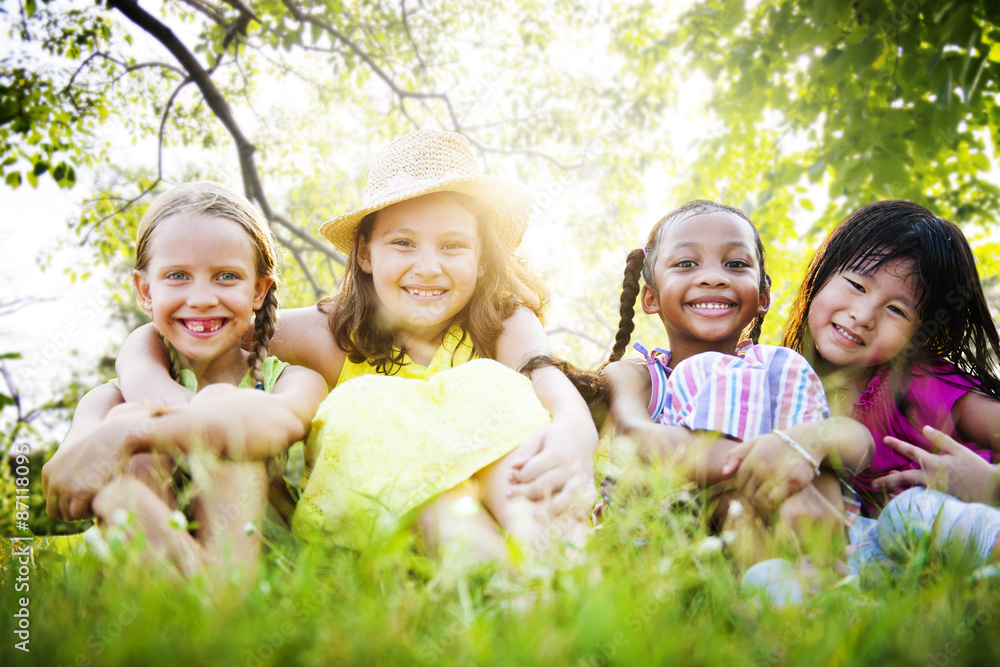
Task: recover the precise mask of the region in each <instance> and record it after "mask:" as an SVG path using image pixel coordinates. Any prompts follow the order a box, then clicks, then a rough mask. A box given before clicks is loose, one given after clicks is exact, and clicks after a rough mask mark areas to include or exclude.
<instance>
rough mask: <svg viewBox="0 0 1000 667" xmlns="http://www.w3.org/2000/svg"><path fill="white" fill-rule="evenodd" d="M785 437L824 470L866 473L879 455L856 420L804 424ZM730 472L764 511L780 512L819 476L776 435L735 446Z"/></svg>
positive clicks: (741, 487) (846, 419)
mask: <svg viewBox="0 0 1000 667" xmlns="http://www.w3.org/2000/svg"><path fill="white" fill-rule="evenodd" d="M785 433H786V434H787V435H788V436H789V437H790V438H791V439H792V440H793V441H795V442H796V443H798V444H799V445H800V446H801V447H802V448H803V449H805V450H806V451H807V452H808V453H809V454H810V455H811V456H812V458H813V460H815V461H816V462H817V463H819V464H820V465H821V466H822V465H825V466H827V467H830V468H832V469H833V470H835V471H837V472H839V473H843V474H845V475H856V474H857V473H859V472H861V471H862V470H864V469H865V468H867V467H868V464H869V463H871V460H872V457H874V455H875V441H874V440H873V439H872V435H871V432H869V430H868V429H867V428H865V426H864V425H863V424H861V423H859V422H857V421H855V420H853V419H851V418H850V417H829V418H827V419H824V420H823V421H820V422H807V423H803V424H798V425H796V426H792V427H790V428H788V429H787V430H786V431H785ZM724 472H725V473H726V474H732V473H733V472H736V474H737V475H736V483H737V486H738V487H739V488H740V489H741V490H742V491H743V493H745V494H746V495H747V496H748V497H749V498H750V501H751V502H752V503H753V505H754V507H756V508H758V509H759V510H761V511H769V510H771V509H775V508H777V507H779V506H780V505H781V504H782V503H783V502H784V501H785V500H786V499H787V498H789V497H790V496H792V495H794V494H796V493H798V492H799V491H801V490H802V489H804V488H805V487H806V486H808V485H809V484H810V483H811V482H812V481H813V480H814V478H815V477H816V472H815V470H814V469H813V467H812V463H810V462H809V461H807V460H806V458H805V457H804V456H803V455H802V454H800V453H799V452H797V451H795V450H794V449H793V448H792V447H791V446H790V445H788V444H787V443H785V441H784V440H783V439H782V438H780V437H779V436H778V435H777V434H775V433H773V432H772V433H765V434H764V435H761V436H759V437H756V438H753V439H751V440H747V441H746V442H743V443H740V445H738V446H737V447H735V448H734V449H733V451H731V452H730V454H729V458H728V460H727V462H726V465H725V468H724Z"/></svg>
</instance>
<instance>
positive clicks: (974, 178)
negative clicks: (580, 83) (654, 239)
mask: <svg viewBox="0 0 1000 667" xmlns="http://www.w3.org/2000/svg"><path fill="white" fill-rule="evenodd" d="M648 39H650V40H651V41H657V42H658V44H660V45H661V48H660V51H659V52H658V54H659V55H658V56H657V57H654V58H652V59H651V63H650V64H649V65H648V66H647V76H652V77H656V76H657V75H658V74H659V73H660V72H661V71H662V70H663V69H664V68H666V67H669V66H670V65H671V64H673V63H676V62H678V61H683V62H686V63H687V65H688V67H690V68H694V69H696V70H697V71H699V72H701V73H702V74H704V76H706V77H707V79H708V81H709V82H710V86H711V93H710V94H709V96H708V100H707V108H708V109H710V110H711V113H712V114H713V117H714V119H716V120H717V122H718V126H719V127H718V129H717V130H716V131H714V132H712V133H711V134H710V135H708V136H705V137H703V138H702V139H701V140H700V141H699V142H698V144H697V153H698V158H697V159H696V160H695V162H694V164H693V165H692V169H691V172H692V177H691V179H690V180H689V181H688V182H687V183H686V186H685V187H683V188H681V190H682V192H684V193H686V194H685V196H691V197H693V196H706V195H708V196H715V197H718V198H720V199H723V200H726V201H731V202H735V203H741V204H742V205H744V206H746V207H747V208H748V209H750V210H751V211H752V212H753V214H754V216H755V220H756V221H757V222H758V223H760V225H761V228H762V230H763V231H764V232H765V236H766V237H770V238H771V239H774V240H776V241H777V243H778V245H779V247H782V248H787V249H788V250H789V251H791V252H796V251H799V252H800V251H801V243H800V242H798V240H797V233H796V227H795V221H796V219H799V220H801V219H802V218H803V217H806V218H809V217H813V218H814V219H815V218H816V216H815V215H813V214H812V212H813V210H814V208H815V202H814V198H815V196H816V195H819V197H820V198H821V199H822V200H827V201H828V202H829V203H828V204H827V205H826V208H825V211H823V212H822V214H821V215H820V216H819V217H818V219H816V224H814V225H813V226H812V227H811V228H809V229H808V234H807V238H808V241H809V242H810V243H811V244H815V243H817V241H818V240H819V239H820V238H821V237H822V236H825V234H826V232H827V231H828V230H829V228H830V227H831V226H832V224H834V223H835V222H836V221H837V220H839V219H841V218H843V217H844V216H845V215H846V214H847V213H848V212H850V211H851V210H853V209H855V208H857V207H858V206H860V205H862V204H865V203H867V202H869V201H873V200H876V199H909V200H912V201H916V202H918V203H920V204H923V205H926V206H928V207H929V208H930V209H931V210H932V211H935V212H936V213H937V214H938V215H942V216H944V217H947V218H949V219H951V220H953V221H954V222H956V223H959V224H960V225H962V226H963V227H964V228H965V229H966V230H967V232H968V233H969V234H970V236H978V235H979V232H981V231H982V230H986V234H985V237H986V242H984V243H981V244H980V245H979V248H978V253H977V254H978V256H979V260H980V262H981V274H982V275H983V276H985V277H986V279H987V283H988V284H995V276H996V274H997V269H998V268H1000V264H998V263H997V260H996V249H997V242H996V240H995V239H996V229H997V217H996V211H997V209H998V204H1000V188H998V185H997V178H996V165H997V163H996V158H995V155H994V154H993V150H994V148H995V146H996V141H997V138H998V136H1000V107H998V105H997V94H998V93H1000V5H997V3H993V2H986V1H985V0H978V1H972V2H944V1H937V0H905V1H901V2H888V1H886V0H833V1H829V0H805V1H801V0H796V1H795V2H792V1H790V0H777V1H774V2H761V3H758V4H756V5H754V6H753V7H752V8H745V7H744V4H743V2H734V1H731V0H705V1H704V2H698V3H696V4H695V5H694V6H693V7H692V8H691V9H690V11H688V12H687V13H685V14H683V16H682V17H681V18H680V20H679V21H678V24H677V26H676V27H672V28H669V29H666V30H663V31H662V32H661V33H660V34H658V35H656V36H650V37H649V38H648ZM681 199H683V197H681ZM791 252H790V253H789V255H787V256H780V255H779V256H778V259H779V262H777V263H776V264H775V267H774V268H776V270H777V275H778V276H779V278H780V279H782V280H784V282H785V283H786V285H794V284H795V283H796V280H797V278H798V276H801V275H802V267H803V264H804V261H805V259H806V258H803V257H801V255H800V256H799V257H797V258H794V261H789V259H792V257H791ZM786 289H787V288H786ZM772 319H773V318H772Z"/></svg>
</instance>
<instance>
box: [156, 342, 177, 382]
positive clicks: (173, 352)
mask: <svg viewBox="0 0 1000 667" xmlns="http://www.w3.org/2000/svg"><path fill="white" fill-rule="evenodd" d="M156 335H157V336H159V337H160V341H161V342H162V343H163V347H164V348H166V350H167V354H168V355H170V377H171V378H172V379H173V381H174V382H177V383H180V381H181V368H183V364H181V353H180V352H178V351H177V348H176V347H174V346H173V345H171V344H170V341H169V340H167V339H166V338H164V337H163V334H161V333H160V332H159V331H157V332H156Z"/></svg>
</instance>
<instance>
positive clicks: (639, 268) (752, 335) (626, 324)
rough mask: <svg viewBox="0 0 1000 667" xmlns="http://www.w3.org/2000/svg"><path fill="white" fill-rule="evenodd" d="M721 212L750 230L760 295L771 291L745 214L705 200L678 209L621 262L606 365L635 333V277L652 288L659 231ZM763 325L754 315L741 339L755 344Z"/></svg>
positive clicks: (760, 246) (757, 234)
mask: <svg viewBox="0 0 1000 667" xmlns="http://www.w3.org/2000/svg"><path fill="white" fill-rule="evenodd" d="M718 211H724V212H726V213H732V214H733V215H736V216H738V217H740V218H743V219H744V220H746V221H747V223H748V224H749V225H750V228H751V229H753V236H754V243H755V245H756V250H757V263H758V265H759V266H760V292H761V293H764V292H767V291H768V290H770V289H771V277H770V276H768V275H767V268H766V266H765V263H764V242H763V241H762V240H761V238H760V232H758V231H757V227H756V225H754V224H753V222H752V221H751V220H750V218H748V217H747V214H746V213H744V212H743V211H741V210H740V209H738V208H734V207H732V206H726V205H725V204H719V203H718V202H714V201H708V200H705V199H696V200H694V201H690V202H688V203H686V204H684V205H683V206H680V207H678V208H676V209H674V210H673V211H671V212H670V213H667V214H666V215H665V216H663V218H661V219H660V221H659V222H657V223H656V224H655V225H653V229H652V230H650V232H649V238H648V239H647V240H646V245H645V247H643V248H637V249H635V250H632V251H630V252H629V254H628V257H626V259H625V278H624V280H623V281H622V294H621V300H620V305H619V307H618V313H619V315H620V316H621V320H620V321H619V324H618V333H616V334H615V344H614V347H613V348H612V350H611V356H610V357H609V358H608V362H612V361H618V360H619V359H621V358H622V355H623V354H625V349H626V348H627V347H628V344H629V342H630V341H631V339H632V332H633V331H635V322H634V319H635V299H636V297H637V296H639V289H640V285H639V278H640V277H642V280H643V281H644V282H645V283H646V284H647V285H649V286H650V287H651V288H653V289H656V277H655V276H654V275H653V266H654V265H655V264H656V255H657V252H658V251H659V247H660V237H661V236H663V233H662V232H663V229H664V228H665V227H669V226H670V225H671V224H673V223H675V222H680V221H681V220H684V219H686V218H690V217H691V216H695V215H702V214H704V213H715V212H718ZM763 323H764V316H763V315H757V316H755V317H754V319H753V320H751V321H750V324H748V325H747V328H746V330H745V331H744V332H743V335H742V336H741V338H743V339H750V340H752V341H753V342H754V343H756V342H757V341H758V340H759V339H760V328H761V326H762V325H763Z"/></svg>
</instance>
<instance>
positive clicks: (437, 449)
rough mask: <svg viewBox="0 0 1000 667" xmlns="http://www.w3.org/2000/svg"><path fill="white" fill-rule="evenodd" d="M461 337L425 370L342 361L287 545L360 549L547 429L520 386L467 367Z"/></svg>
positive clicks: (483, 364)
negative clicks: (293, 541) (379, 368)
mask: <svg viewBox="0 0 1000 667" xmlns="http://www.w3.org/2000/svg"><path fill="white" fill-rule="evenodd" d="M461 338H462V330H461V328H459V327H457V326H453V327H452V328H451V329H449V331H448V332H447V333H446V334H445V337H444V341H443V342H442V344H441V347H440V348H439V349H438V350H437V352H436V353H435V354H434V357H433V359H432V360H431V363H430V364H428V365H427V366H420V365H419V364H415V363H412V362H410V363H407V364H406V365H403V366H401V367H399V368H397V369H395V370H396V373H395V374H394V375H384V374H377V373H376V372H375V367H374V366H371V365H370V364H367V363H360V364H352V363H350V362H349V361H347V362H345V364H344V370H343V371H342V373H341V377H340V381H339V382H338V384H337V386H336V387H335V388H334V389H333V391H331V392H330V395H329V396H327V398H326V400H324V401H323V403H322V404H321V405H320V407H319V410H317V412H316V417H315V418H314V419H313V424H312V430H311V431H310V433H309V440H308V442H307V443H306V460H307V464H310V463H311V464H312V472H311V474H310V475H309V479H308V483H307V484H306V486H305V492H304V494H303V496H302V498H301V499H300V500H299V503H298V505H297V507H296V510H295V515H294V516H293V517H292V533H293V534H294V535H295V536H296V537H298V538H300V539H303V540H306V541H311V542H314V543H319V544H331V543H332V544H339V545H344V546H350V547H354V548H362V547H363V546H364V545H365V544H367V543H368V542H369V541H370V540H372V539H373V538H374V536H375V535H376V534H378V533H382V532H383V531H385V530H390V531H391V530H394V529H396V528H399V527H401V526H405V525H406V524H407V523H408V522H409V521H410V520H411V519H412V518H413V514H412V511H413V510H415V509H418V508H419V507H421V506H422V505H424V504H425V503H426V502H428V501H429V500H432V499H433V498H434V497H435V496H437V495H439V494H440V493H442V492H444V491H447V490H448V489H451V488H453V487H455V486H457V485H459V484H461V483H462V482H464V481H465V480H467V479H469V478H470V477H472V476H473V475H475V474H476V473H477V472H478V471H479V470H481V469H483V468H485V467H486V466H488V465H490V464H491V463H493V462H495V461H497V460H498V459H500V458H502V457H504V456H505V455H506V454H508V453H509V452H511V451H512V450H513V449H514V448H516V447H517V446H518V445H520V444H521V443H522V442H524V440H525V439H526V438H527V437H528V435H529V434H530V433H531V432H532V431H534V430H535V429H537V428H539V427H540V426H542V425H544V424H547V423H548V422H549V421H550V417H549V413H548V411H546V410H545V408H544V407H542V404H541V403H540V402H539V400H538V398H537V397H536V396H535V392H534V390H533V388H532V386H531V381H530V380H529V379H528V378H526V377H525V376H523V375H521V374H520V373H517V372H515V371H513V370H511V369H510V368H507V367H506V366H504V365H503V364H501V363H499V362H496V361H493V360H490V359H475V358H473V357H474V356H475V355H474V353H473V349H472V342H471V341H470V340H468V338H466V340H465V341H462V343H461V344H459V341H460V340H461ZM407 361H409V359H407Z"/></svg>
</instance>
